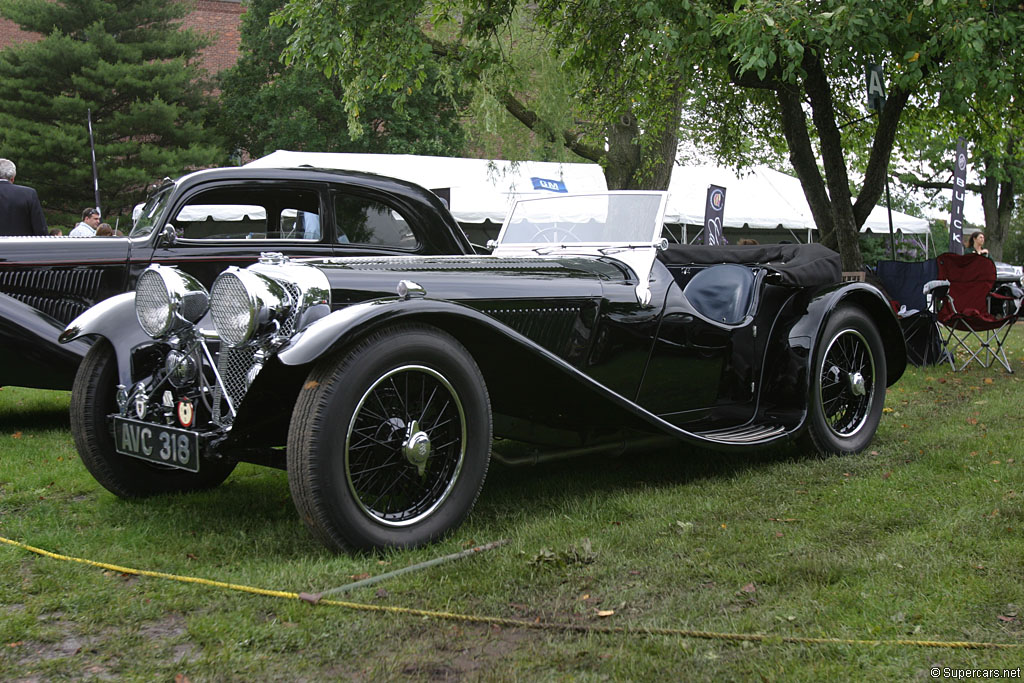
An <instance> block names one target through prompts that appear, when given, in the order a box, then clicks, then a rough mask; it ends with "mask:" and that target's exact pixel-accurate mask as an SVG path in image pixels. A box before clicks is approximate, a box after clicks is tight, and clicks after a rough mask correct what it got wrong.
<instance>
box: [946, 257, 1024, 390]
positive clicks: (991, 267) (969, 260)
mask: <svg viewBox="0 0 1024 683" xmlns="http://www.w3.org/2000/svg"><path fill="white" fill-rule="evenodd" d="M936 263H937V264H938V281H937V283H934V284H939V286H938V287H937V288H935V289H934V290H933V292H932V296H933V299H932V304H933V306H934V308H933V310H935V311H937V316H938V322H939V325H941V326H942V327H943V328H944V329H945V331H946V336H945V339H943V345H944V346H945V348H946V350H947V351H949V352H950V355H949V364H950V366H952V368H953V370H963V369H964V368H966V367H967V366H968V365H970V363H971V361H977V362H978V363H979V364H980V365H981V366H982V367H985V368H987V367H991V365H992V361H993V360H997V361H999V362H1000V364H1002V366H1003V367H1004V368H1006V371H1007V372H1013V369H1012V368H1011V367H1010V361H1009V360H1008V359H1007V357H1006V351H1005V350H1004V349H1003V343H1004V342H1005V341H1006V337H1007V336H1008V335H1009V334H1010V329H1011V328H1012V327H1013V323H1015V322H1017V318H1018V316H1019V315H1020V312H1021V311H1020V301H1012V305H1011V306H1009V310H1010V311H1012V312H1011V313H1010V314H1009V315H1004V316H995V315H992V314H991V313H989V310H990V308H989V299H990V298H997V299H1008V298H1010V297H1006V296H1004V295H1001V294H996V293H995V292H993V291H992V288H993V286H994V285H995V281H996V264H995V262H993V261H992V260H990V259H988V258H987V257H985V256H979V255H977V254H952V253H947V254H942V255H941V256H939V257H938V258H937V259H936ZM945 282H948V283H949V286H948V289H947V287H946V286H945ZM954 343H955V345H956V346H959V347H960V348H962V349H964V350H965V351H966V352H967V354H968V358H967V360H966V361H964V363H963V364H962V365H961V366H960V367H959V368H958V367H957V366H956V361H955V360H954V358H953V354H952V351H953V347H952V346H951V345H952V344H954Z"/></svg>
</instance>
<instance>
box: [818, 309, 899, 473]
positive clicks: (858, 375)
mask: <svg viewBox="0 0 1024 683" xmlns="http://www.w3.org/2000/svg"><path fill="white" fill-rule="evenodd" d="M809 384H810V387H809V390H808V396H807V403H808V405H807V411H808V415H807V430H806V432H805V433H804V435H803V436H802V437H801V438H802V439H803V441H804V443H803V445H804V446H807V447H810V448H812V449H814V450H815V451H817V452H818V453H821V454H843V453H859V452H860V451H862V450H864V449H865V448H867V446H868V444H869V443H871V439H873V438H874V436H875V431H876V430H877V429H878V423H879V421H880V420H881V417H882V406H883V405H884V403H885V386H886V356H885V351H884V348H883V345H882V337H881V334H880V333H879V330H878V327H877V325H876V323H875V322H874V321H873V319H872V318H870V317H869V316H868V315H867V314H866V313H865V312H864V311H863V310H862V309H860V308H859V307H856V306H841V307H840V308H838V309H837V310H836V311H835V312H834V313H833V314H832V315H831V316H830V317H829V320H828V321H827V322H826V324H825V326H824V329H822V331H821V334H820V335H819V336H818V339H817V350H816V351H815V354H814V365H813V369H812V370H811V376H810V382H809Z"/></svg>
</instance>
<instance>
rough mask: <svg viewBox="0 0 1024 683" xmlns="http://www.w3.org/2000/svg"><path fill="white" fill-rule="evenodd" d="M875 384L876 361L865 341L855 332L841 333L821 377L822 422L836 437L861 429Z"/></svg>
mask: <svg viewBox="0 0 1024 683" xmlns="http://www.w3.org/2000/svg"><path fill="white" fill-rule="evenodd" d="M874 385H875V362H874V357H873V356H872V354H871V348H870V347H869V346H868V342H867V340H866V339H865V338H864V335H862V334H861V333H860V332H858V331H857V330H853V329H847V330H842V331H841V332H840V333H839V334H838V335H836V336H835V337H834V338H833V339H832V341H831V342H830V344H829V346H828V349H827V350H826V352H825V360H824V363H822V367H821V378H820V387H821V388H820V398H821V406H822V410H823V412H824V417H825V422H826V424H828V427H829V429H831V430H832V432H833V433H834V434H835V435H836V436H840V437H848V436H852V435H853V434H856V433H857V432H858V431H859V430H860V429H861V428H862V427H863V426H864V424H865V422H866V421H867V416H868V412H869V409H870V407H871V401H872V398H873V396H874Z"/></svg>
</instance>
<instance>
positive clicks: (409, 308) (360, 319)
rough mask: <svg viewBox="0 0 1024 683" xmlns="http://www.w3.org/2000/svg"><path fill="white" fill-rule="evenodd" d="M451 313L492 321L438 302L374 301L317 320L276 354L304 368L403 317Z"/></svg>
mask: <svg viewBox="0 0 1024 683" xmlns="http://www.w3.org/2000/svg"><path fill="white" fill-rule="evenodd" d="M446 313H447V314H455V315H457V316H459V317H468V318H473V319H475V320H477V321H479V322H484V321H486V322H487V323H494V322H495V321H494V320H493V319H492V318H490V317H488V316H486V315H484V314H483V313H480V312H479V311H477V310H475V309H473V308H470V307H468V306H463V305H462V304H456V303H452V302H450V301H442V300H438V299H423V298H415V299H395V298H391V299H376V300H374V301H367V302H364V303H360V304H353V305H351V306H346V307H345V308H342V309H341V310H338V311H334V312H333V313H331V314H329V315H326V316H324V317H323V318H320V319H319V320H317V321H316V322H313V323H312V324H310V325H309V326H307V327H306V328H305V329H303V330H302V331H301V332H299V333H298V334H297V335H295V336H294V337H293V338H292V339H291V341H290V342H289V343H288V344H287V345H286V346H285V347H284V348H283V349H282V350H281V351H280V352H279V353H278V355H277V357H278V359H279V360H280V361H281V362H282V363H283V364H285V365H305V364H306V363H312V362H313V361H314V360H316V359H317V358H320V357H321V356H323V355H325V354H327V353H330V352H331V351H333V350H334V349H335V348H338V347H339V346H342V345H344V344H346V343H348V342H349V340H351V339H352V338H353V336H354V335H362V334H363V333H365V332H368V331H369V330H370V329H372V328H375V327H378V326H380V325H384V324H387V323H388V322H391V321H393V320H397V319H399V318H405V317H407V316H411V315H415V316H436V315H438V314H442V315H443V314H446Z"/></svg>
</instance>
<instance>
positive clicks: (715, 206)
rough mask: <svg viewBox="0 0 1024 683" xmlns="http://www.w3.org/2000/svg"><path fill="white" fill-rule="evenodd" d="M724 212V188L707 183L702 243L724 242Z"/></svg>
mask: <svg viewBox="0 0 1024 683" xmlns="http://www.w3.org/2000/svg"><path fill="white" fill-rule="evenodd" d="M724 214H725V188H724V187H719V186H718V185H708V199H707V202H706V203H705V205H704V244H716V245H717V244H724V243H725V236H724V235H723V234H722V216H723V215H724Z"/></svg>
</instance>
